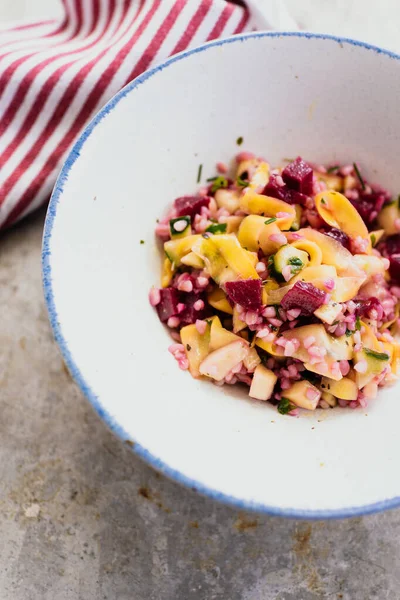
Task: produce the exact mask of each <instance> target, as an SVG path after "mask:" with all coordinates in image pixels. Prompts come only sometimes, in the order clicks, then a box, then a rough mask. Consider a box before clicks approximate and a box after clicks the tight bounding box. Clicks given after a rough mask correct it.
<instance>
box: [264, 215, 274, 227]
mask: <svg viewBox="0 0 400 600" xmlns="http://www.w3.org/2000/svg"><path fill="white" fill-rule="evenodd" d="M275 221H276V217H271V218H270V219H267V220H266V221H264V225H271V223H275Z"/></svg>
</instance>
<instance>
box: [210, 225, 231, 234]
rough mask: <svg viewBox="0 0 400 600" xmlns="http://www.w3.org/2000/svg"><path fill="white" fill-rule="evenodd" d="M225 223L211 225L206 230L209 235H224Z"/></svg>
mask: <svg viewBox="0 0 400 600" xmlns="http://www.w3.org/2000/svg"><path fill="white" fill-rule="evenodd" d="M226 227H227V225H226V223H212V225H209V226H208V227H207V229H206V231H207V232H209V233H226Z"/></svg>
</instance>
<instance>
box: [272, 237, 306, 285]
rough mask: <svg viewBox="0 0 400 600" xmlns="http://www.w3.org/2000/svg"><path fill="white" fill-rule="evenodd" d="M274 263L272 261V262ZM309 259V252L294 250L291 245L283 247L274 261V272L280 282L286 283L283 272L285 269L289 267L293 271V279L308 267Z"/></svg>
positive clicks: (275, 255)
mask: <svg viewBox="0 0 400 600" xmlns="http://www.w3.org/2000/svg"><path fill="white" fill-rule="evenodd" d="M271 262H272V261H271ZM308 262H309V259H308V254H307V252H304V251H303V250H298V249H297V248H293V246H290V245H289V244H286V246H282V248H280V249H279V250H278V252H277V253H276V254H274V259H273V270H274V273H275V276H276V278H277V279H279V280H280V281H284V277H283V276H282V271H283V269H284V268H285V267H287V266H289V267H290V269H291V274H292V277H293V276H294V275H297V274H298V273H300V271H301V270H302V269H304V267H306V266H307V265H308Z"/></svg>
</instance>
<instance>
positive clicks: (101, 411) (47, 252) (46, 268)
mask: <svg viewBox="0 0 400 600" xmlns="http://www.w3.org/2000/svg"><path fill="white" fill-rule="evenodd" d="M263 37H271V38H281V37H296V38H306V39H324V40H330V41H333V42H337V43H339V44H346V45H351V46H358V47H361V48H364V49H366V50H371V51H373V52H375V53H378V54H384V55H386V56H388V57H390V58H395V59H397V60H399V59H400V56H399V55H397V54H394V53H393V52H390V51H389V50H384V49H382V48H379V47H377V46H373V45H370V44H367V43H364V42H360V41H357V40H353V39H350V38H342V37H337V36H332V35H325V34H317V33H308V32H254V33H246V34H241V35H235V36H232V37H229V38H225V39H222V40H216V41H212V42H208V43H206V44H203V45H202V46H199V47H197V48H193V49H191V50H187V51H184V52H181V53H179V54H176V55H174V56H172V57H171V58H169V59H167V60H166V61H164V62H163V63H161V64H160V65H157V66H156V67H154V68H152V69H149V70H148V71H145V72H144V73H143V74H142V75H140V76H139V77H137V78H136V79H134V80H133V81H132V82H130V83H129V84H128V85H126V86H125V87H124V88H123V89H122V90H120V91H119V92H118V93H117V94H116V95H115V96H114V97H113V98H111V100H110V101H109V102H108V103H107V104H106V105H105V106H104V107H103V108H102V109H101V110H100V111H99V112H98V113H97V114H96V115H95V116H94V117H93V119H92V120H91V121H90V123H89V124H88V125H87V126H86V128H85V130H84V131H83V133H82V134H81V135H80V137H79V139H78V140H77V142H76V143H75V144H74V146H73V148H72V150H71V152H70V154H69V155H68V158H67V159H66V161H65V163H64V165H63V167H62V169H61V172H60V174H59V176H58V179H57V181H56V184H55V186H54V190H53V193H52V196H51V199H50V203H49V207H48V210H47V215H46V221H45V226H44V233H43V247H42V275H43V288H44V296H45V301H46V304H47V310H48V314H49V320H50V324H51V327H52V329H53V334H54V337H55V340H56V342H57V344H58V346H59V348H60V350H61V353H62V355H63V358H64V361H65V363H66V365H67V366H68V369H69V371H70V373H71V375H72V377H73V378H74V379H75V381H76V382H77V384H78V385H79V387H80V388H81V390H82V392H83V393H84V394H85V396H86V397H87V398H88V400H89V401H90V403H91V404H92V406H93V407H94V409H95V410H96V412H97V414H98V415H99V416H100V417H101V419H103V420H104V421H105V423H106V424H107V425H108V427H109V428H110V429H111V430H112V431H113V432H114V433H115V434H116V435H117V436H118V437H120V438H121V440H123V441H125V442H128V443H130V442H131V443H132V446H131V447H132V450H133V452H134V453H135V454H137V455H138V456H140V457H141V458H142V459H143V460H145V461H146V462H147V463H148V464H150V465H151V466H152V467H153V468H155V469H156V470H157V471H160V472H161V473H163V474H165V475H166V476H167V477H169V478H171V479H173V480H175V481H176V482H178V483H180V484H182V485H184V486H186V487H188V488H191V489H192V490H193V491H196V492H199V493H201V494H203V495H205V496H207V497H209V498H211V499H213V500H216V501H218V502H221V503H224V504H229V505H231V506H234V507H235V508H239V509H241V510H251V511H255V512H258V513H265V514H268V515H273V516H280V517H286V518H293V519H309V520H318V519H342V518H347V517H356V516H361V515H368V514H372V513H376V512H380V511H383V510H388V509H391V508H396V507H398V506H400V497H399V496H396V497H395V498H390V499H387V500H382V501H380V502H376V503H373V504H367V505H363V506H354V507H345V508H343V509H334V510H307V509H296V508H279V507H278V506H269V505H267V504H264V503H260V502H254V501H251V500H244V499H242V498H238V497H235V496H230V495H228V494H225V493H223V492H220V491H219V490H217V489H214V488H210V487H208V486H207V485H204V484H202V483H201V482H198V481H196V480H193V479H191V478H190V477H188V476H186V475H184V474H183V473H181V472H179V471H177V470H176V469H174V468H173V467H171V466H170V465H168V464H166V463H165V462H163V461H162V460H161V459H160V458H159V457H157V456H154V454H152V453H151V452H150V451H149V450H147V449H146V448H144V447H143V446H141V445H140V444H139V443H137V442H135V441H131V439H130V436H129V435H128V433H127V432H126V431H125V430H124V428H123V427H122V426H121V425H120V424H119V423H117V422H116V421H115V419H114V417H113V416H112V415H111V414H110V413H109V412H108V411H107V410H106V409H105V408H104V406H103V405H102V403H101V400H100V398H99V397H98V396H97V395H96V394H95V393H94V392H93V390H92V389H91V387H90V386H89V385H88V383H87V382H86V380H85V377H84V375H83V374H82V373H81V371H80V369H79V367H78V365H77V363H76V362H75V359H74V357H73V355H72V354H71V352H70V350H69V348H68V344H67V342H66V339H65V337H64V334H63V332H62V327H61V323H60V322H59V320H58V314H57V310H56V305H55V300H54V294H53V283H52V274H51V249H50V246H51V236H52V231H53V225H54V220H55V218H56V215H57V205H58V203H59V201H60V197H61V195H62V193H63V189H64V184H65V182H66V180H67V179H68V174H69V172H70V170H71V168H72V167H73V165H74V163H75V161H76V160H77V158H78V157H79V154H80V151H81V149H82V147H83V145H84V144H85V142H86V140H87V139H88V137H89V136H90V135H91V133H92V132H93V130H94V129H95V127H96V126H97V125H98V124H99V123H100V122H101V121H102V120H103V119H104V118H105V117H106V116H107V115H108V113H110V112H111V111H112V110H113V109H114V108H115V106H116V105H117V104H118V102H119V101H120V100H121V99H122V98H124V97H125V96H126V95H127V94H129V93H130V92H131V91H132V90H134V89H135V88H137V87H138V86H139V85H141V84H142V83H144V82H145V81H146V80H147V79H149V78H150V77H152V76H153V75H155V74H157V73H158V72H159V71H162V70H164V69H165V68H167V67H168V66H169V65H172V64H173V63H175V62H177V61H180V60H182V59H184V58H186V57H187V56H190V55H192V54H196V53H198V52H204V51H206V50H207V49H208V48H212V47H214V46H223V45H225V44H232V43H240V42H245V41H247V40H249V39H254V38H263Z"/></svg>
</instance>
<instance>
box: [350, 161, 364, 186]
mask: <svg viewBox="0 0 400 600" xmlns="http://www.w3.org/2000/svg"><path fill="white" fill-rule="evenodd" d="M353 167H354V170H355V172H356V175H357V177H358V181H359V182H360V185H361V187H362V189H363V190H365V183H364V179H363V178H362V177H361V173H360V171H359V170H358V166H357V163H353Z"/></svg>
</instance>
